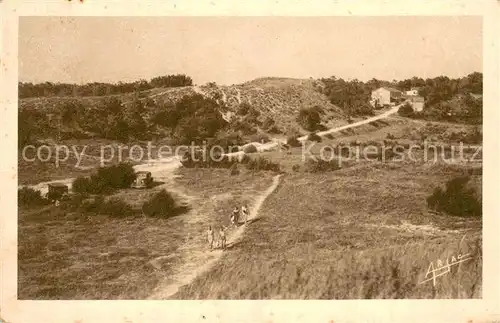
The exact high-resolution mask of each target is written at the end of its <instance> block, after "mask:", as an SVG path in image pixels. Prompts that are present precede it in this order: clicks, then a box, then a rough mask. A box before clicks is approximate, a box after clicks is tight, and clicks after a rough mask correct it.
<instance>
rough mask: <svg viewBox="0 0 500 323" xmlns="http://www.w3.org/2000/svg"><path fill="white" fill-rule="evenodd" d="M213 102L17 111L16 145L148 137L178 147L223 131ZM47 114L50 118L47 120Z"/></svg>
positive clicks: (194, 98) (189, 98)
mask: <svg viewBox="0 0 500 323" xmlns="http://www.w3.org/2000/svg"><path fill="white" fill-rule="evenodd" d="M222 109H224V107H222V106H221V105H220V104H219V103H217V102H216V101H215V100H212V99H208V98H205V97H203V96H202V95H200V94H195V95H186V96H184V97H183V98H182V99H181V100H180V101H178V102H177V103H175V104H169V103H164V104H156V103H155V102H154V101H153V102H149V103H148V101H146V102H143V101H141V100H139V99H137V98H136V99H134V101H133V102H132V103H131V104H127V105H124V104H122V102H121V101H120V99H118V98H116V97H109V98H105V99H104V100H103V101H102V102H101V103H99V104H98V105H97V106H93V107H87V106H85V105H84V104H82V103H81V102H80V101H78V100H72V101H69V102H63V103H60V104H59V105H57V106H55V107H54V108H53V109H52V110H51V111H50V113H47V111H41V110H39V109H36V108H33V107H23V108H21V109H19V115H18V124H19V127H18V138H19V139H18V142H19V146H20V147H22V146H25V145H28V144H34V143H36V141H37V140H40V139H44V138H51V137H52V138H58V139H59V140H64V139H84V138H90V137H94V138H103V139H111V140H117V141H120V142H128V141H130V140H150V139H151V138H154V137H169V138H173V139H174V140H175V141H176V143H178V144H189V143H191V142H192V141H194V142H196V143H201V142H202V141H203V140H204V139H206V138H210V137H216V136H217V134H218V133H219V132H220V131H222V130H224V129H226V128H228V124H227V122H226V121H225V120H224V119H223V118H222V115H221V114H220V112H219V111H221V110H222ZM49 114H50V115H51V116H52V117H51V118H49Z"/></svg>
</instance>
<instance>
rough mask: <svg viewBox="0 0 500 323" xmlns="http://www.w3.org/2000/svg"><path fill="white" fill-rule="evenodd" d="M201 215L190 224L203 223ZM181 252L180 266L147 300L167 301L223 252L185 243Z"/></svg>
mask: <svg viewBox="0 0 500 323" xmlns="http://www.w3.org/2000/svg"><path fill="white" fill-rule="evenodd" d="M280 177H281V175H276V176H275V177H274V178H273V182H272V185H271V186H270V187H269V188H268V189H267V190H266V191H264V192H262V193H261V194H260V195H258V196H257V199H256V200H255V202H254V204H253V205H252V207H251V208H250V210H251V211H250V213H249V215H248V220H251V219H255V218H256V217H257V215H258V213H259V210H260V208H261V207H262V204H263V203H264V201H265V200H266V198H267V197H268V196H269V195H270V194H271V193H272V192H273V191H274V190H275V189H276V188H277V187H278V184H279V180H280ZM203 218H204V215H203V214H199V213H198V214H192V215H191V216H190V217H189V219H190V221H191V222H196V221H200V220H201V221H203ZM245 228H246V225H241V226H239V227H238V228H237V229H236V230H235V231H234V232H233V233H232V234H231V235H229V236H228V237H227V245H228V246H229V245H231V244H234V243H235V242H237V241H238V240H239V239H240V238H241V237H242V235H243V232H244V231H245ZM180 249H181V252H182V256H181V257H182V258H183V260H182V264H181V265H180V266H179V267H178V268H176V269H175V270H174V272H175V273H174V275H173V277H171V278H170V279H168V280H166V281H164V282H163V283H160V284H159V285H158V287H157V288H156V289H155V290H154V291H153V293H152V294H151V295H150V296H149V297H148V299H168V298H169V297H171V296H173V295H174V294H175V293H177V292H178V291H179V288H181V287H182V286H185V285H188V284H190V283H191V282H192V281H193V280H194V279H195V278H196V277H198V276H199V275H201V274H203V273H205V272H207V271H208V270H210V269H211V268H212V267H213V266H214V265H215V263H216V262H217V261H218V260H220V258H221V257H222V254H223V251H222V250H220V249H215V250H212V251H209V250H207V247H206V244H204V243H201V244H200V243H199V242H198V243H197V242H189V241H187V242H186V243H185V245H184V246H183V247H181V248H180Z"/></svg>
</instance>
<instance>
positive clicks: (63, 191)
mask: <svg viewBox="0 0 500 323" xmlns="http://www.w3.org/2000/svg"><path fill="white" fill-rule="evenodd" d="M47 186H48V192H47V198H48V199H49V200H51V201H53V200H56V201H57V200H60V199H61V198H62V197H63V196H64V195H67V194H68V193H69V188H68V185H66V184H63V183H50V184H47Z"/></svg>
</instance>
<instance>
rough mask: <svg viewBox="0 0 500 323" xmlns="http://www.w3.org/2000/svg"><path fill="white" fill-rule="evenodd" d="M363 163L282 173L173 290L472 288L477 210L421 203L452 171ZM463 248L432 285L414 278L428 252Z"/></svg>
mask: <svg viewBox="0 0 500 323" xmlns="http://www.w3.org/2000/svg"><path fill="white" fill-rule="evenodd" d="M373 166H374V165H359V166H357V167H351V168H348V169H344V170H340V171H336V172H334V173H332V174H333V175H332V174H329V175H325V174H322V175H309V176H307V177H306V176H304V175H303V174H296V175H288V176H287V177H285V178H284V179H283V184H282V185H281V186H280V188H278V190H277V192H275V193H274V194H273V195H271V196H270V197H269V198H268V200H267V201H266V202H265V205H264V207H263V209H262V211H261V216H262V218H261V219H260V220H259V221H257V222H255V223H253V224H252V225H251V226H250V227H249V228H248V231H246V233H245V236H244V238H243V239H242V240H241V241H240V242H239V243H238V244H236V245H234V246H231V249H230V250H231V251H230V252H228V253H227V254H226V255H225V256H224V257H223V259H222V261H221V262H220V263H219V264H218V265H216V267H215V268H214V269H213V270H212V271H210V272H208V273H207V274H206V275H203V276H201V277H199V278H198V279H196V280H195V281H194V282H193V284H191V285H189V286H187V287H185V288H183V289H182V290H181V291H180V292H179V293H178V294H177V295H175V298H178V299H206V298H208V299H259V298H260V299H262V298H263V299H283V298H286V299H290V298H292V299H297V298H300V299H333V298H334V299H352V298H479V297H481V281H482V276H481V272H482V252H481V221H480V219H460V218H454V217H449V216H445V215H435V214H429V213H428V212H427V210H426V206H425V197H426V196H427V195H428V194H430V192H431V191H432V189H433V187H434V185H435V184H436V183H442V182H443V181H445V180H446V179H449V178H450V177H451V176H455V175H456V173H457V171H456V170H450V169H447V168H444V167H427V166H425V165H413V166H412V165H404V166H398V165H383V164H379V166H378V167H373ZM403 221H404V222H407V223H411V224H412V225H413V226H411V225H402V224H403ZM423 225H427V226H429V225H432V228H433V230H426V229H427V227H425V226H423ZM408 228H410V229H411V230H410V231H409V230H408ZM464 235H466V237H465V239H464V240H463V241H461V240H462V238H463V237H464ZM467 252H470V253H471V255H472V256H473V259H472V260H469V261H468V262H465V263H462V264H461V265H459V266H456V267H454V268H453V269H452V271H451V273H449V274H447V275H446V276H443V277H439V278H438V282H437V285H436V287H435V288H433V286H432V283H426V284H421V285H420V284H418V283H419V282H420V281H421V280H423V279H424V276H425V273H426V271H427V269H428V267H429V264H430V262H432V261H437V260H438V259H440V260H443V261H444V260H445V257H446V256H452V255H455V256H456V255H457V253H462V254H464V253H467Z"/></svg>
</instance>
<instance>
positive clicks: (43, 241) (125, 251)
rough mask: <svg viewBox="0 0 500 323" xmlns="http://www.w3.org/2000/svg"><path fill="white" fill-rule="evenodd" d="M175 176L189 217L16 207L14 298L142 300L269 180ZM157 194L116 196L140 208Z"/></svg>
mask: <svg viewBox="0 0 500 323" xmlns="http://www.w3.org/2000/svg"><path fill="white" fill-rule="evenodd" d="M179 175H180V177H179V178H177V179H176V182H177V185H176V186H175V187H173V188H172V189H173V191H174V195H176V196H177V201H179V202H181V203H182V202H183V201H182V200H181V197H179V196H178V194H177V193H176V191H177V190H181V191H183V193H184V191H185V190H184V188H183V185H188V186H189V190H186V192H187V193H188V194H189V195H188V196H191V195H192V196H196V197H193V200H192V201H190V202H191V203H192V205H191V206H192V207H193V208H192V209H191V211H190V212H188V213H187V214H184V215H180V216H175V217H172V218H169V219H154V218H144V217H140V216H139V217H133V218H125V219H116V218H111V217H107V216H101V215H99V216H91V217H89V216H87V215H84V214H79V213H71V214H70V213H65V212H64V211H63V210H62V209H61V208H56V207H53V206H49V207H44V208H39V209H30V210H20V211H19V232H18V237H19V240H18V246H19V247H18V248H19V249H18V250H19V253H18V265H19V276H18V277H19V280H18V297H19V298H20V299H145V298H147V297H148V296H149V295H150V294H151V293H152V292H153V290H154V289H155V288H156V287H157V286H158V285H159V284H160V283H161V282H163V281H165V280H168V279H169V277H170V276H172V275H173V274H174V273H175V268H177V267H178V266H180V265H182V262H183V261H185V259H184V258H183V252H184V251H183V250H181V249H180V248H184V249H185V248H186V247H188V246H190V245H197V246H202V249H203V250H204V248H205V241H204V239H203V237H204V236H203V235H202V233H203V232H204V230H205V229H206V226H207V225H208V224H209V223H211V224H212V225H220V224H225V225H228V224H229V223H228V215H229V214H230V212H231V209H232V208H233V207H234V206H235V205H238V206H239V205H242V204H243V203H249V202H251V200H252V198H253V195H255V194H256V193H260V192H261V191H263V190H265V188H267V186H268V185H269V183H270V182H271V177H272V174H271V173H269V174H268V173H266V172H261V173H259V176H254V175H253V174H252V173H249V172H242V174H241V175H238V176H231V175H230V174H229V171H228V170H226V169H224V170H200V169H180V170H179ZM213 179H216V181H213ZM159 189H161V187H156V188H154V189H152V190H132V189H127V190H121V191H119V192H118V193H117V194H115V195H114V197H117V198H120V199H122V200H125V201H127V203H129V204H131V205H132V206H133V207H134V208H136V209H137V208H138V207H139V206H140V205H141V204H142V202H143V201H145V200H147V199H148V198H149V197H150V196H151V195H153V194H154V193H155V192H157V191H158V190H159ZM167 189H168V190H169V188H167ZM200 215H201V217H200ZM229 234H231V233H230V232H229Z"/></svg>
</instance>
